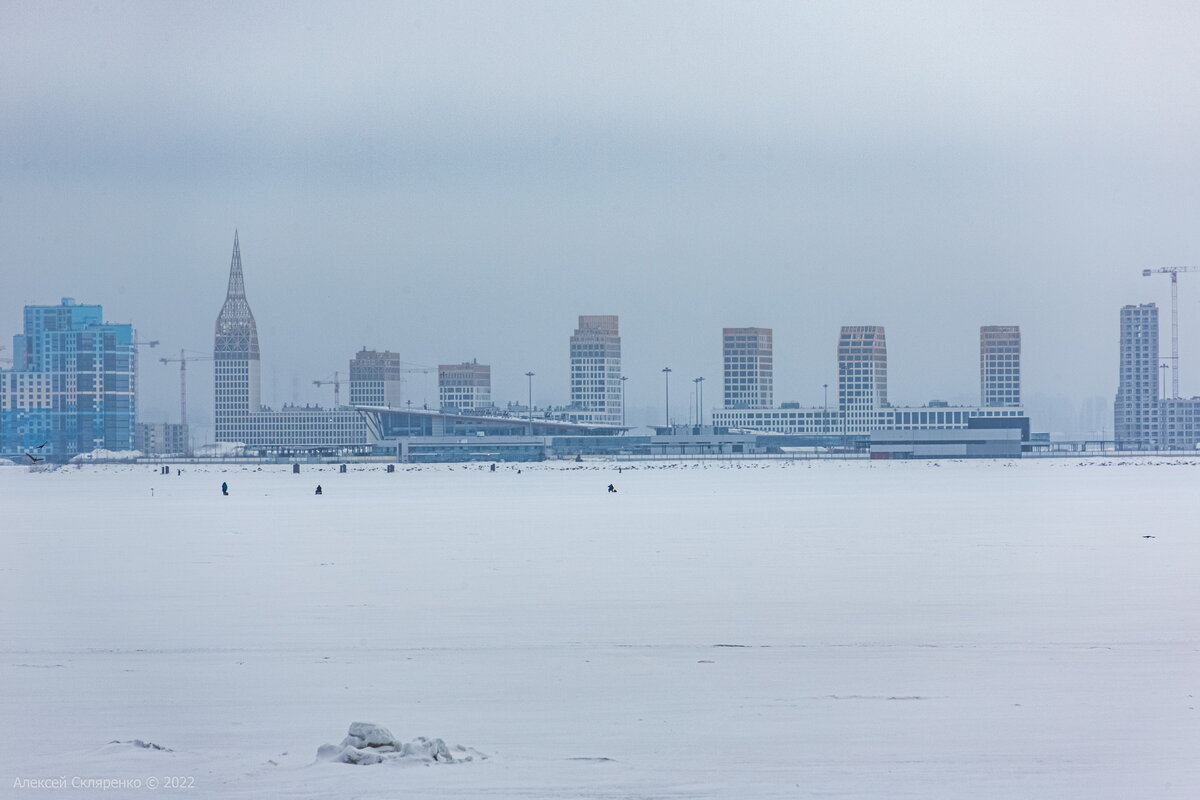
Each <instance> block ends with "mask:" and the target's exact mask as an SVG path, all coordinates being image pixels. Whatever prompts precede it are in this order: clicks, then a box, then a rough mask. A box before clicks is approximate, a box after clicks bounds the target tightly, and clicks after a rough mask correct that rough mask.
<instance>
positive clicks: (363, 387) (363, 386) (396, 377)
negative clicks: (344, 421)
mask: <svg viewBox="0 0 1200 800" xmlns="http://www.w3.org/2000/svg"><path fill="white" fill-rule="evenodd" d="M403 386H404V375H403V368H402V366H401V362H400V354H399V353H393V352H391V351H390V350H385V351H383V352H379V351H378V350H368V349H366V348H365V347H364V348H363V349H362V350H359V351H358V353H356V354H355V356H354V358H353V359H351V361H350V405H352V406H377V407H379V406H386V407H389V408H398V407H399V406H400V393H401V389H402V388H403Z"/></svg>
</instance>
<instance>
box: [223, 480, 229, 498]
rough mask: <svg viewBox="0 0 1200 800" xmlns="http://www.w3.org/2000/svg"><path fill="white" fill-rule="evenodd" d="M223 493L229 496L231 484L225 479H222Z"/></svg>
mask: <svg viewBox="0 0 1200 800" xmlns="http://www.w3.org/2000/svg"><path fill="white" fill-rule="evenodd" d="M221 494H223V495H225V496H226V497H228V496H229V484H228V483H226V482H225V481H221Z"/></svg>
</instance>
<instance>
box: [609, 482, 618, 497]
mask: <svg viewBox="0 0 1200 800" xmlns="http://www.w3.org/2000/svg"><path fill="white" fill-rule="evenodd" d="M608 490H609V491H610V492H612V493H613V494H616V493H617V487H615V486H613V485H612V484H611V483H610V484H609V485H608Z"/></svg>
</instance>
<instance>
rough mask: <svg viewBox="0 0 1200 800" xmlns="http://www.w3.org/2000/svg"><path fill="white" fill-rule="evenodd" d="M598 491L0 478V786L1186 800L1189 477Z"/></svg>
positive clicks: (338, 481)
mask: <svg viewBox="0 0 1200 800" xmlns="http://www.w3.org/2000/svg"><path fill="white" fill-rule="evenodd" d="M621 467H622V470H621V471H620V472H617V469H616V465H598V464H594V463H585V464H574V463H568V464H561V465H560V464H544V465H520V466H519V467H518V466H512V467H510V466H508V465H501V466H500V467H498V469H497V470H496V472H494V473H493V472H490V471H489V470H488V469H487V467H486V465H482V466H480V465H466V466H464V465H453V466H450V465H438V466H425V467H421V468H409V467H406V466H401V467H399V468H398V469H397V471H396V472H395V473H390V474H389V473H386V472H385V471H384V469H383V467H382V466H379V465H372V466H358V465H351V467H350V469H349V471H348V472H347V473H346V474H339V473H338V472H337V467H336V466H332V465H331V466H326V467H324V468H323V469H319V468H316V467H312V466H309V465H305V466H304V467H303V470H302V472H301V474H299V475H293V474H291V470H290V468H289V467H288V466H286V465H284V466H269V467H255V466H225V467H222V466H214V465H205V466H188V465H183V466H182V470H183V472H182V474H181V475H178V476H176V475H174V474H172V475H169V476H166V475H161V474H159V468H158V467H157V466H154V465H149V466H147V465H140V466H139V465H110V466H102V467H100V466H90V465H88V466H82V467H79V468H76V467H65V468H62V469H58V470H54V471H39V472H34V471H30V470H28V469H27V468H25V467H19V468H7V469H3V470H0V498H2V499H0V503H2V506H0V509H2V514H0V520H2V522H0V524H2V525H3V528H4V530H3V535H2V537H0V543H2V544H0V546H2V547H3V550H2V557H0V609H2V611H0V651H2V652H0V676H2V679H3V695H0V736H2V737H3V742H4V747H3V748H0V787H2V788H3V790H4V791H5V793H7V794H12V795H14V796H23V795H24V794H29V795H33V796H37V797H80V796H86V795H87V794H89V793H90V792H94V793H95V794H101V793H103V794H104V795H105V796H109V797H124V796H129V797H145V796H147V795H148V794H151V792H148V791H147V788H148V787H147V783H146V782H147V781H148V780H149V779H150V778H152V777H153V778H154V779H155V781H156V785H158V787H159V788H158V791H159V792H162V791H167V789H166V788H165V787H166V786H167V784H166V783H164V781H165V780H166V779H168V778H183V779H187V780H190V784H189V785H190V787H191V788H188V789H187V790H186V791H187V794H188V795H189V796H192V797H236V798H261V797H311V798H329V797H362V798H391V797H401V796H402V797H406V798H422V797H427V798H444V797H489V798H560V797H585V798H586V797H595V798H613V797H639V798H641V797H655V798H659V797H670V798H691V797H713V798H726V797H728V798H734V797H736V798H764V797H770V798H784V797H788V798H790V797H829V796H835V797H851V798H874V797H888V798H966V797H969V798H979V797H985V798H1010V797H1022V798H1131V797H1137V798H1154V797H1163V798H1194V797H1200V760H1198V759H1197V758H1196V754H1197V753H1198V752H1200V712H1198V711H1197V702H1196V697H1195V695H1197V694H1200V581H1198V580H1197V579H1196V574H1197V564H1200V534H1198V533H1197V530H1196V524H1195V520H1196V519H1197V518H1198V517H1200V514H1198V512H1200V493H1198V492H1197V486H1200V459H1195V458H1193V459H1130V460H1128V461H1124V462H1118V461H1116V460H1112V459H1109V460H1104V459H1088V460H1063V459H1054V460H1026V461H1021V462H951V461H943V462H924V461H914V462H893V463H879V462H875V463H872V462H865V461H847V462H821V463H811V464H810V463H808V462H795V463H788V462H708V463H696V464H693V463H686V462H685V463H670V462H668V463H657V464H645V463H643V464H622V465H621ZM518 469H519V470H520V472H519V473H518ZM222 481H225V482H228V483H229V487H230V495H229V496H228V497H222V496H221V492H220V485H221V483H222ZM318 483H320V484H321V485H322V486H323V488H324V494H323V495H321V496H315V495H314V494H313V489H314V487H315V486H316V484H318ZM609 483H615V484H616V486H617V488H618V489H619V492H618V493H616V494H612V493H609V492H607V491H606V487H607V485H608V484H609ZM152 490H153V491H152ZM1145 536H1153V537H1154V538H1150V539H1147V538H1143V537H1145ZM356 720H366V721H371V722H373V723H378V724H381V725H385V726H386V729H384V730H383V732H382V733H380V732H379V731H378V730H376V731H375V732H374V733H372V734H370V735H369V736H366V737H364V736H362V734H363V733H366V732H367V731H366V730H365V729H362V728H359V729H357V732H354V731H351V733H350V736H357V737H359V738H360V739H362V744H363V745H364V747H359V748H357V749H358V750H359V751H360V752H371V751H376V752H377V753H378V754H384V753H383V751H384V749H385V748H388V747H392V748H400V749H402V748H403V746H404V744H405V743H407V744H409V745H410V746H411V745H412V743H414V742H425V743H427V744H428V745H429V747H433V748H435V749H436V748H437V745H435V744H433V742H435V741H436V739H437V738H438V737H440V738H441V739H442V740H444V742H443V745H442V746H444V747H446V751H447V753H448V754H449V755H451V756H453V757H454V758H455V763H454V764H453V765H450V764H447V765H445V766H444V767H443V765H442V764H441V762H440V761H436V762H433V761H432V760H418V761H412V760H411V759H410V760H407V761H406V760H404V759H395V758H393V759H389V760H384V759H381V763H379V764H376V765H371V766H366V767H361V768H360V767H355V766H348V765H347V764H345V763H338V762H337V761H336V760H323V759H318V758H317V757H316V753H317V750H318V748H319V747H320V746H321V745H322V744H323V743H326V742H331V741H332V742H336V741H338V738H337V737H338V736H339V735H340V732H341V731H345V730H346V726H347V725H348V724H349V723H350V722H351V721H356ZM383 734H387V735H388V736H390V737H391V739H392V740H393V742H394V743H393V744H387V743H386V742H384V741H383V739H379V741H378V742H371V741H368V740H370V739H373V738H374V737H377V736H382V735H383ZM392 734H394V736H393V735H392ZM350 736H348V737H347V739H349V738H350ZM459 742H462V743H469V747H464V749H463V750H461V751H456V749H455V748H456V743H459ZM139 743H140V744H139ZM446 743H450V744H446ZM148 744H152V745H153V746H146V745H148ZM344 746H349V745H340V746H339V745H334V747H335V748H341V747H344ZM159 748H161V749H159ZM476 748H477V750H476ZM391 752H392V753H395V752H399V750H393V751H391ZM410 752H416V751H415V750H413V751H410ZM469 752H478V753H480V754H487V758H486V759H483V758H474V759H473V760H472V761H471V762H469V763H461V762H460V760H459V754H460V753H469ZM426 753H428V751H426ZM76 777H78V778H82V779H90V780H101V779H111V780H123V781H133V780H138V781H141V782H142V784H141V787H140V788H130V787H128V786H126V787H125V788H121V787H117V788H115V789H113V788H111V787H110V788H109V789H108V790H105V791H101V790H100V789H96V788H93V789H90V790H89V789H82V790H81V789H77V788H71V786H70V785H69V781H70V780H71V779H73V778H76ZM58 778H64V779H66V780H67V781H68V785H67V786H66V787H65V788H54V787H52V786H48V785H46V784H42V785H39V784H33V783H30V781H39V780H43V781H44V780H48V779H58ZM23 781H24V783H23ZM97 785H98V784H87V786H92V787H94V786H97ZM180 785H181V784H178V783H176V784H175V786H180Z"/></svg>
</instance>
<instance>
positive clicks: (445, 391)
mask: <svg viewBox="0 0 1200 800" xmlns="http://www.w3.org/2000/svg"><path fill="white" fill-rule="evenodd" d="M438 402H439V403H440V404H441V409H442V411H446V412H476V411H486V410H487V409H490V408H491V407H492V368H491V366H489V365H488V364H480V363H479V362H477V361H464V362H463V363H461V364H439V365H438Z"/></svg>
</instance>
